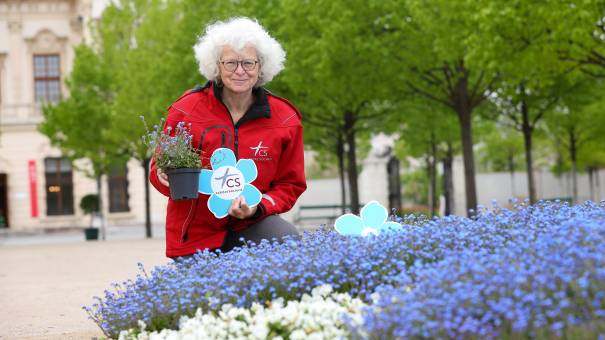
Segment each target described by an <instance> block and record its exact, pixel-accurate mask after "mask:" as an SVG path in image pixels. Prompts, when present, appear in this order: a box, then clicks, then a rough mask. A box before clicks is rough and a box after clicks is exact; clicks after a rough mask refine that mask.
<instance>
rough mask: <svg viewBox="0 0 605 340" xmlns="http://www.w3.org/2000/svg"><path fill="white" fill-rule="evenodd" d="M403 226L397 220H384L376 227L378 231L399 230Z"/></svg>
mask: <svg viewBox="0 0 605 340" xmlns="http://www.w3.org/2000/svg"><path fill="white" fill-rule="evenodd" d="M402 229H403V227H402V226H401V224H399V223H397V222H385V223H383V224H382V225H381V226H380V227H378V231H379V232H381V233H382V232H390V231H401V230H402Z"/></svg>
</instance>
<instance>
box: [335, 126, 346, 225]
mask: <svg viewBox="0 0 605 340" xmlns="http://www.w3.org/2000/svg"><path fill="white" fill-rule="evenodd" d="M337 138H338V139H337V141H336V156H337V157H338V178H339V179H340V206H341V213H342V214H345V213H346V212H347V211H346V209H347V189H346V185H345V158H344V145H343V144H344V141H343V138H342V133H340V132H339V133H338V136H337Z"/></svg>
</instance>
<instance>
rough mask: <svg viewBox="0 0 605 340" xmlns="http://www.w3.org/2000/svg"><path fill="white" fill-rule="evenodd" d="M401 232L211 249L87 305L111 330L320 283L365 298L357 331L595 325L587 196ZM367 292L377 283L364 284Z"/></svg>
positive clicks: (593, 241) (600, 287) (409, 221)
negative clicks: (225, 250) (220, 251)
mask: <svg viewBox="0 0 605 340" xmlns="http://www.w3.org/2000/svg"><path fill="white" fill-rule="evenodd" d="M399 222H401V223H402V224H403V226H404V227H403V231H401V232H391V233H382V234H380V235H378V236H369V237H350V236H342V235H339V234H337V233H335V232H333V231H328V230H320V231H318V232H314V233H308V234H305V235H304V237H303V238H302V239H300V240H294V239H290V240H287V241H286V242H284V243H282V244H277V243H275V244H270V243H268V242H267V243H262V244H260V245H258V246H252V247H246V248H243V249H240V250H236V251H232V252H230V253H227V254H223V255H220V256H217V255H216V254H214V253H211V252H204V253H200V254H198V255H196V257H195V258H194V259H191V260H187V261H184V262H183V263H178V264H169V265H166V266H161V267H156V268H155V269H154V270H152V271H151V272H150V273H149V274H147V273H145V272H144V271H142V273H141V274H140V275H139V276H138V277H137V278H136V280H134V281H127V282H123V283H122V284H116V285H115V286H114V289H112V290H110V291H106V292H105V296H104V297H103V298H98V301H97V303H95V304H94V305H92V306H91V307H87V311H88V312H89V314H90V315H91V317H92V318H93V320H95V322H97V324H98V325H99V326H100V327H101V328H102V329H103V331H104V332H105V333H106V334H107V335H109V336H112V337H116V336H117V335H118V334H119V332H120V331H121V330H128V329H132V328H137V327H138V321H139V320H142V321H143V322H144V323H145V324H146V325H147V330H150V331H153V330H161V329H164V328H173V329H175V328H177V326H178V321H179V318H180V317H181V316H183V315H188V316H193V315H195V313H196V311H197V310H198V308H201V310H202V311H203V312H204V313H215V312H218V311H220V310H221V308H222V306H223V305H224V304H231V305H234V306H236V307H243V308H248V307H250V306H251V305H252V304H253V303H254V302H257V303H260V304H263V303H266V302H268V301H271V300H275V299H277V298H282V299H283V300H285V301H290V300H299V299H300V298H301V297H302V296H303V294H309V293H310V292H311V291H312V290H313V288H315V287H318V286H321V285H325V284H328V285H330V286H332V287H333V289H334V290H335V291H336V292H343V293H348V294H350V295H351V296H353V297H358V298H360V299H362V300H363V301H366V302H367V303H369V304H370V306H369V307H367V308H365V309H364V311H363V322H362V323H361V324H358V323H351V324H350V326H349V327H350V332H351V333H352V334H353V335H355V336H358V337H361V338H377V339H380V338H415V337H417V338H426V337H429V338H434V337H437V338H439V337H441V338H469V337H475V338H496V337H502V336H508V335H510V336H512V337H524V336H527V337H535V336H547V337H550V336H559V335H569V334H572V333H570V332H575V333H573V334H581V335H580V336H582V337H584V336H587V335H588V336H590V337H593V338H595V337H597V336H598V335H599V334H601V333H603V334H605V329H604V328H603V327H604V322H603V320H604V319H605V293H604V292H605V255H604V254H605V209H604V207H603V206H599V205H596V204H594V203H590V202H587V203H584V204H582V205H578V206H574V207H569V206H567V205H565V204H562V203H539V204H537V205H534V206H524V205H517V206H515V207H514V208H513V209H510V210H508V209H502V208H499V207H497V206H495V207H494V208H492V209H485V208H483V209H480V210H479V211H478V213H477V217H476V219H474V220H472V219H467V218H463V217H456V216H448V217H443V218H436V219H433V220H415V219H414V217H413V216H407V217H405V218H403V219H399ZM374 293H377V294H374Z"/></svg>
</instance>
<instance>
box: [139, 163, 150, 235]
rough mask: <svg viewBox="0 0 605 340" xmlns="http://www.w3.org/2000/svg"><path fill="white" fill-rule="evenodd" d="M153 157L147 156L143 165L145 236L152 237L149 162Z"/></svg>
mask: <svg viewBox="0 0 605 340" xmlns="http://www.w3.org/2000/svg"><path fill="white" fill-rule="evenodd" d="M150 163H151V159H149V158H145V159H144V160H143V161H142V162H141V165H142V166H143V173H144V174H145V176H144V177H145V237H147V238H151V197H150V194H149V164H150Z"/></svg>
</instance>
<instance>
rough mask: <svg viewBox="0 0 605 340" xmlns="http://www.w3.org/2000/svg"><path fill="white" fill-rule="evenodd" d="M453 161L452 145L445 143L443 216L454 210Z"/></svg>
mask: <svg viewBox="0 0 605 340" xmlns="http://www.w3.org/2000/svg"><path fill="white" fill-rule="evenodd" d="M453 161H454V153H453V151H452V144H451V143H449V142H448V143H447V151H446V155H445V157H444V158H443V196H444V197H445V211H444V214H445V216H448V215H451V214H452V213H453V209H454V180H453V171H452V163H453Z"/></svg>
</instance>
